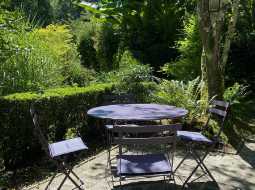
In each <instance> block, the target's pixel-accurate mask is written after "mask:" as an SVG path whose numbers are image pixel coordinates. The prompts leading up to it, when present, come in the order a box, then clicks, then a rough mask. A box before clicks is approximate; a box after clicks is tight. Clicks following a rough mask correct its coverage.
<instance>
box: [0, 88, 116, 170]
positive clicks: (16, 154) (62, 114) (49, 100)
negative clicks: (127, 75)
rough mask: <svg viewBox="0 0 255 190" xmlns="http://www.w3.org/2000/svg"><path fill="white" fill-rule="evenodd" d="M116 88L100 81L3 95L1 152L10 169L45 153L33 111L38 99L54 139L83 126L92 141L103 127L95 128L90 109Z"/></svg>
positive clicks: (86, 137)
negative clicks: (34, 132) (88, 111)
mask: <svg viewBox="0 0 255 190" xmlns="http://www.w3.org/2000/svg"><path fill="white" fill-rule="evenodd" d="M112 88H113V87H112V84H97V85H91V86H89V87H83V88H79V87H67V88H56V89H49V90H45V91H42V92H38V93H36V92H27V93H17V94H12V95H8V96H4V97H2V98H1V99H0V104H1V108H0V109H1V111H0V120H1V123H0V145H1V146H0V148H1V150H0V155H2V156H3V159H4V164H5V166H6V169H13V168H16V167H18V166H24V165H26V164H28V163H30V162H31V161H33V160H36V159H37V158H39V156H40V155H41V154H40V153H41V149H40V148H39V147H40V146H39V145H38V140H37V139H36V137H34V135H33V125H32V119H31V116H30V113H29V108H30V106H31V104H32V103H34V102H36V106H37V108H40V109H39V110H41V112H40V114H41V115H42V117H43V125H42V126H41V127H42V128H43V130H44V131H45V132H46V134H47V135H48V138H49V140H50V141H56V140H61V139H63V138H64V137H65V136H71V134H70V129H71V128H74V127H79V128H80V129H81V133H82V135H83V137H84V138H85V139H86V141H89V140H91V139H97V138H96V137H100V134H102V130H99V129H98V128H96V127H95V125H96V124H95V123H96V122H95V120H93V118H90V117H87V115H86V112H87V110H88V109H89V108H92V107H94V106H97V105H100V104H101V102H102V98H101V95H102V94H104V93H109V92H110V91H111V89H112ZM77 117H79V119H77ZM75 118H76V119H75ZM97 129H98V130H97ZM66 133H67V135H66ZM89 142H91V141H89ZM99 142H100V141H98V143H99ZM89 145H90V144H89Z"/></svg>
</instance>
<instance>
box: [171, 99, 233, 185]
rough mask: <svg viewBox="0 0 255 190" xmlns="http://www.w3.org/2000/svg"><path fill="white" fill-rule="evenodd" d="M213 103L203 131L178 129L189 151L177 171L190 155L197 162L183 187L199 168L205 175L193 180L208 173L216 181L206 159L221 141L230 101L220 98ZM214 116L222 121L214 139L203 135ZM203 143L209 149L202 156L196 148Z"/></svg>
mask: <svg viewBox="0 0 255 190" xmlns="http://www.w3.org/2000/svg"><path fill="white" fill-rule="evenodd" d="M211 104H212V106H213V107H211V108H209V109H208V112H209V117H208V120H207V122H206V124H205V126H204V127H203V130H202V132H191V131H177V137H178V138H179V139H180V140H182V141H184V142H185V145H186V148H187V153H186V155H185V156H184V158H183V159H182V160H181V162H180V163H179V164H178V166H177V167H176V169H175V172H176V170H178V168H179V167H180V166H181V165H182V164H183V162H184V161H185V160H186V159H187V158H188V157H189V156H191V157H192V158H193V159H194V160H195V161H196V162H197V166H196V167H195V168H194V169H193V171H192V172H191V174H190V175H189V176H188V178H187V179H186V180H185V182H184V184H183V188H185V186H186V185H187V183H188V182H189V180H190V179H191V177H192V176H193V175H194V174H195V172H196V171H197V169H198V168H201V169H202V171H203V175H201V176H199V177H198V178H196V179H194V180H192V181H195V180H197V179H199V178H201V177H202V176H204V175H206V174H207V175H208V176H209V177H210V178H211V179H212V180H213V181H214V182H216V180H215V178H214V177H213V175H212V174H211V172H210V171H209V169H208V168H207V167H206V165H205V163H204V160H205V158H206V157H207V156H208V154H209V153H210V152H211V151H212V150H213V149H214V148H215V146H216V145H217V144H218V143H219V142H220V135H221V132H222V131H223V126H224V121H225V119H226V116H227V111H228V108H229V103H228V102H224V101H219V100H213V101H212V103H211ZM212 116H217V118H216V119H218V121H219V123H220V129H219V132H218V133H217V135H216V136H215V137H214V138H213V139H208V138H207V137H206V136H204V135H203V132H204V131H205V130H206V129H208V125H209V121H210V119H211V118H212ZM202 145H205V146H208V148H207V150H205V152H204V155H203V156H200V155H199V154H198V152H197V150H196V149H197V148H198V147H201V146H202Z"/></svg>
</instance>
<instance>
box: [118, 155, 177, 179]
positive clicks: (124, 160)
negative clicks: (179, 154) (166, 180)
mask: <svg viewBox="0 0 255 190" xmlns="http://www.w3.org/2000/svg"><path fill="white" fill-rule="evenodd" d="M170 172H172V167H171V165H170V162H169V160H167V158H166V156H165V155H164V154H149V155H122V156H121V157H120V158H118V160H117V174H118V175H121V176H135V175H156V174H169V173H170Z"/></svg>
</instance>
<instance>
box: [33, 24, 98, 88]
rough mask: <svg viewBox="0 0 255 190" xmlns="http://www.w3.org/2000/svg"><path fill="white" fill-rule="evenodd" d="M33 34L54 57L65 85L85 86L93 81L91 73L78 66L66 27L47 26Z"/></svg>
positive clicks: (74, 48) (75, 48) (78, 60)
mask: <svg viewBox="0 0 255 190" xmlns="http://www.w3.org/2000/svg"><path fill="white" fill-rule="evenodd" d="M34 32H35V33H36V34H37V35H38V37H39V38H40V39H42V40H44V42H45V43H46V44H47V47H48V48H49V49H50V50H51V51H52V52H53V53H54V55H56V57H57V61H58V63H59V64H60V68H61V74H62V75H63V77H64V82H65V83H66V84H69V85H74V84H78V85H79V86H85V85H87V84H88V83H89V81H91V80H93V79H94V77H93V71H89V70H88V69H85V68H83V67H82V66H81V64H80V58H79V54H78V51H77V47H76V45H75V43H73V35H72V34H71V33H72V32H71V30H70V29H69V27H68V26H67V25H49V26H47V27H46V28H40V29H37V30H35V31H34Z"/></svg>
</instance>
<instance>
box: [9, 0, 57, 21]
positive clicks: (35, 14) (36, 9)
mask: <svg viewBox="0 0 255 190" xmlns="http://www.w3.org/2000/svg"><path fill="white" fill-rule="evenodd" d="M6 6H7V8H8V9H10V10H12V11H15V10H17V9H19V10H21V11H23V12H24V13H25V15H26V17H27V18H28V19H30V20H31V21H33V22H36V23H39V24H42V25H45V26H46V25H48V24H50V23H51V22H52V20H53V10H52V7H51V5H50V0H9V1H7V5H6Z"/></svg>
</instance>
